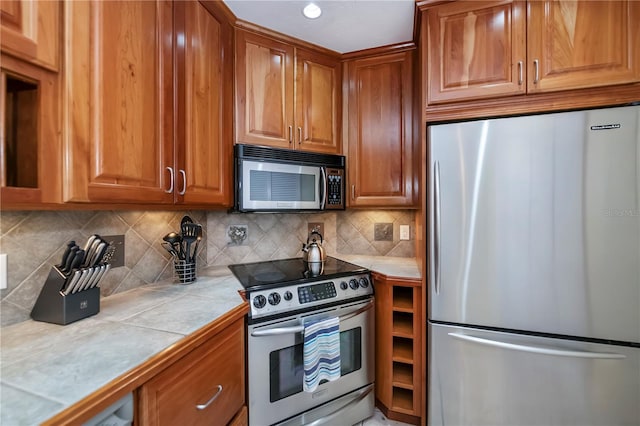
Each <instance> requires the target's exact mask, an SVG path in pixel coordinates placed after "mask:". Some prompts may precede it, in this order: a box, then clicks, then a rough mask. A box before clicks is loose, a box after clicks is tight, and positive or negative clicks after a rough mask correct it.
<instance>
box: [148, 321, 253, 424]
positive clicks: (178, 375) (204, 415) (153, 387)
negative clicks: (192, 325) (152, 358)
mask: <svg viewBox="0 0 640 426" xmlns="http://www.w3.org/2000/svg"><path fill="white" fill-rule="evenodd" d="M244 382H245V378H244V324H243V321H237V322H236V323H234V324H233V325H231V326H230V327H229V328H227V329H226V330H224V331H222V332H221V333H220V334H218V335H216V336H215V337H213V338H212V339H210V340H209V341H208V342H206V343H205V344H204V345H202V346H201V347H200V348H198V349H196V350H195V351H193V352H192V353H191V354H189V355H187V356H185V357H184V358H182V359H181V360H180V361H178V362H176V363H175V364H173V365H172V366H170V367H169V368H167V369H166V370H164V371H163V372H162V373H160V374H158V375H157V376H156V377H154V378H153V379H152V380H150V381H149V382H147V383H146V384H145V385H143V386H142V388H141V392H140V411H141V413H140V414H141V419H140V420H141V421H140V424H143V425H146V424H148V425H176V424H189V425H226V424H227V423H229V421H231V419H233V417H234V415H235V414H236V413H237V412H238V410H240V408H241V407H242V406H243V405H244V395H245V390H244Z"/></svg>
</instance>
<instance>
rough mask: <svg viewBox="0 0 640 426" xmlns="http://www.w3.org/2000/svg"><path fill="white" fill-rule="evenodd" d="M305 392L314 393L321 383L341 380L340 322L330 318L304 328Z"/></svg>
mask: <svg viewBox="0 0 640 426" xmlns="http://www.w3.org/2000/svg"><path fill="white" fill-rule="evenodd" d="M303 346H304V382H303V386H302V388H303V390H304V391H305V392H313V391H315V390H316V388H317V387H318V385H319V384H320V381H321V380H323V379H326V380H328V381H333V380H337V379H339V378H340V320H339V319H338V318H329V319H326V320H323V321H318V322H313V323H310V324H305V326H304V345H303Z"/></svg>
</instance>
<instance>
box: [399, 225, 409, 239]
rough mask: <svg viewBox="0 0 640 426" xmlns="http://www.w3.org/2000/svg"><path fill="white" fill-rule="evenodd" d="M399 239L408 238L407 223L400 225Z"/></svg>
mask: <svg viewBox="0 0 640 426" xmlns="http://www.w3.org/2000/svg"><path fill="white" fill-rule="evenodd" d="M400 239H401V240H410V239H411V237H410V236H409V225H400Z"/></svg>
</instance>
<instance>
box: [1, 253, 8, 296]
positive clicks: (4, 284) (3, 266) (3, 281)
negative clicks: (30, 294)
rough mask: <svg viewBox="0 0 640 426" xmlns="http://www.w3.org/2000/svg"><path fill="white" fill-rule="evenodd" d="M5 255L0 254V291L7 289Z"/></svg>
mask: <svg viewBox="0 0 640 426" xmlns="http://www.w3.org/2000/svg"><path fill="white" fill-rule="evenodd" d="M7 260H8V259H7V255H6V254H0V290H4V289H5V288H7V282H8V280H9V278H8V275H9V268H7Z"/></svg>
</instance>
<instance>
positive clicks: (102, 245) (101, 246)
mask: <svg viewBox="0 0 640 426" xmlns="http://www.w3.org/2000/svg"><path fill="white" fill-rule="evenodd" d="M98 241H99V242H98V246H97V247H96V248H95V249H94V250H92V252H91V253H90V254H89V255H87V256H85V257H87V260H86V261H85V264H84V266H85V267H88V268H91V267H94V266H96V265H97V264H98V262H97V261H96V260H97V258H98V255H100V254H101V253H103V252H104V250H105V249H106V248H107V243H106V242H104V241H102V240H98Z"/></svg>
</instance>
